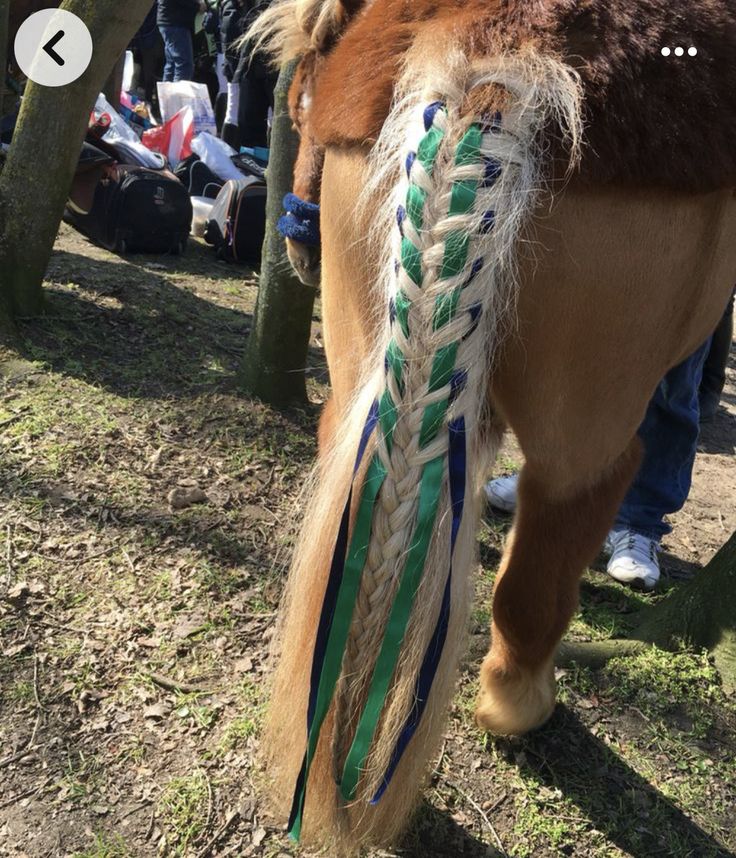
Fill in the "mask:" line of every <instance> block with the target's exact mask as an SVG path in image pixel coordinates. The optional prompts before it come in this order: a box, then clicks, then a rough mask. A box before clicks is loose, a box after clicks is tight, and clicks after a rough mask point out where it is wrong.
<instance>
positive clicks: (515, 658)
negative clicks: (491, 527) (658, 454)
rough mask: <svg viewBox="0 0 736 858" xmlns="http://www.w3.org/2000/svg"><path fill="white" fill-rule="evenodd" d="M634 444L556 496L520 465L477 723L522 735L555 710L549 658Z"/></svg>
mask: <svg viewBox="0 0 736 858" xmlns="http://www.w3.org/2000/svg"><path fill="white" fill-rule="evenodd" d="M639 447H640V444H639V442H638V441H637V440H633V441H632V442H631V444H630V445H629V446H628V448H627V449H626V450H625V452H624V453H623V454H622V455H621V456H620V457H619V459H618V460H617V461H616V462H615V464H614V465H613V466H612V467H611V468H609V469H608V471H607V472H606V473H604V474H602V475H601V477H600V479H599V481H598V483H597V485H594V486H591V487H589V488H585V489H581V490H578V491H573V492H572V493H571V494H569V495H566V496H563V497H560V496H556V493H555V492H554V490H553V488H552V486H550V484H549V482H548V476H547V475H542V474H537V473H535V469H534V466H533V464H529V465H527V466H525V467H524V469H523V470H522V473H521V478H520V481H519V488H518V507H517V509H518V512H517V517H516V521H515V523H514V528H513V530H512V533H511V535H510V537H509V544H508V545H507V548H506V552H505V555H504V558H503V562H502V564H501V568H500V570H499V573H498V577H497V579H496V585H495V589H494V596H493V626H492V647H491V651H490V652H489V654H488V655H487V657H486V659H485V661H484V662H483V666H482V668H481V694H480V699H479V702H478V708H477V711H476V718H477V721H478V724H479V726H481V727H482V728H484V729H487V730H490V731H491V732H494V733H501V734H518V733H524V732H526V731H527V730H530V729H532V728H534V727H536V726H538V725H539V724H541V723H543V722H544V721H545V720H546V719H547V718H548V717H549V716H550V715H551V713H552V710H553V709H554V706H555V681H554V664H553V661H554V655H555V651H556V648H557V644H558V642H559V640H560V638H561V637H562V634H563V633H564V631H565V629H566V628H567V624H568V623H569V621H570V619H571V618H572V615H573V613H574V612H575V609H576V607H577V601H578V583H579V580H580V575H581V573H582V571H583V569H584V568H585V567H586V565H587V564H588V563H590V561H591V560H592V559H593V558H594V557H595V555H596V554H597V552H598V550H599V548H600V546H601V544H602V542H603V539H604V538H605V535H606V532H607V531H608V528H609V527H610V524H611V521H612V519H613V517H614V515H615V513H616V510H617V509H618V506H619V504H620V503H621V500H622V499H623V496H624V494H625V492H626V489H627V487H628V485H629V482H630V481H631V479H632V477H633V475H634V473H635V471H636V467H637V464H638V462H639V458H640V452H639Z"/></svg>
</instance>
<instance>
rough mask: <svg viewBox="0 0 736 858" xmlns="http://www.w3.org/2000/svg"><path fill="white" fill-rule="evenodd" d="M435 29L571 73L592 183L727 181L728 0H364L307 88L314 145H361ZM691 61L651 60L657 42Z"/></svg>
mask: <svg viewBox="0 0 736 858" xmlns="http://www.w3.org/2000/svg"><path fill="white" fill-rule="evenodd" d="M427 28H436V29H438V31H439V34H440V37H441V36H442V34H443V33H447V38H450V37H451V36H453V37H455V38H458V39H460V40H461V41H462V42H464V43H465V44H466V45H467V48H468V50H469V51H470V52H471V53H473V54H476V55H483V54H484V53H490V52H493V51H496V52H497V51H499V50H501V49H504V48H506V49H511V50H513V49H518V48H520V47H523V46H525V45H528V44H530V43H534V44H536V45H537V47H539V48H540V49H542V50H544V51H549V52H552V53H554V54H556V55H558V56H560V57H562V58H563V59H564V60H565V61H566V62H568V63H569V64H570V65H571V66H573V67H574V68H576V69H577V70H578V72H579V73H580V76H581V80H582V83H583V87H584V93H585V110H586V126H587V127H586V135H585V137H586V146H585V149H584V156H583V161H582V164H581V174H582V176H583V177H584V178H586V179H587V180H590V181H592V182H616V183H624V182H626V183H635V184H637V185H649V184H658V185H667V186H672V187H676V188H680V189H691V190H707V189H712V188H717V187H724V186H729V185H733V184H736V143H735V141H736V62H735V61H734V57H736V4H734V3H733V2H727V1H726V0H701V2H697V3H694V2H692V0H672V2H669V0H583V2H573V0H465V2H461V0H411V2H409V0H374V2H373V3H372V4H371V5H370V6H369V7H368V8H367V9H366V11H365V12H364V13H363V14H361V15H359V16H358V17H357V18H356V19H355V21H354V22H353V23H352V24H351V25H350V26H349V27H348V29H347V31H346V33H345V34H344V36H343V37H342V39H341V40H340V41H339V42H338V44H337V45H336V47H335V48H334V50H333V51H332V52H331V54H330V56H329V57H327V58H326V61H325V64H324V69H323V71H322V73H321V74H320V75H319V77H318V80H317V81H316V89H315V99H314V106H313V116H312V122H311V125H312V129H313V132H314V134H315V136H316V137H317V139H318V140H319V141H320V142H321V143H322V144H323V145H328V144H330V145H351V144H356V143H370V142H372V141H373V140H375V139H376V137H377V135H378V133H379V131H380V128H381V125H382V124H383V122H384V120H385V118H386V116H387V115H388V111H389V107H390V103H391V98H392V94H393V87H394V83H395V80H396V78H397V75H398V73H399V69H400V66H401V62H402V60H403V57H404V55H405V53H406V51H407V49H408V48H409V46H410V45H411V44H412V42H413V40H414V38H415V37H416V35H417V34H418V33H425V32H426V30H427ZM665 45H667V46H670V47H672V48H674V47H675V46H678V45H679V46H683V47H685V48H688V47H689V46H691V45H692V46H694V47H696V48H697V49H698V55H697V57H694V58H693V57H689V56H687V54H686V55H685V56H684V57H675V56H674V54H673V55H671V56H670V57H663V56H662V55H661V53H660V49H661V47H662V46H665Z"/></svg>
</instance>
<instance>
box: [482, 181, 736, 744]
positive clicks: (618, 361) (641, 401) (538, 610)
mask: <svg viewBox="0 0 736 858" xmlns="http://www.w3.org/2000/svg"><path fill="white" fill-rule="evenodd" d="M735 221H736V206H734V203H733V200H732V197H731V194H730V192H728V193H723V194H710V195H704V196H692V195H688V196H685V195H677V194H673V193H670V192H661V193H655V192H653V191H649V192H644V191H631V190H614V189H611V190H606V191H604V190H602V189H596V191H595V193H593V192H588V191H582V190H579V189H573V188H572V187H570V188H569V189H568V191H567V192H566V193H565V194H564V195H563V197H562V198H561V200H560V201H559V202H558V204H557V206H556V209H555V211H554V213H553V215H552V217H551V218H550V219H549V220H547V221H546V222H545V223H544V224H540V226H539V228H538V229H539V232H538V237H539V241H540V244H541V245H542V246H544V247H545V251H546V252H545V253H544V254H543V255H542V256H540V258H539V261H538V266H537V267H536V268H535V269H534V270H533V271H531V273H530V269H527V270H526V271H522V277H521V281H520V292H519V305H518V320H519V321H518V332H519V335H518V336H517V337H515V338H512V337H510V338H509V339H508V340H507V343H506V345H505V346H504V348H503V350H502V353H501V355H500V356H499V361H498V364H497V366H496V369H495V371H494V375H493V378H492V380H491V400H492V402H493V407H494V409H495V410H496V411H498V412H499V413H500V414H502V415H503V417H504V418H505V420H506V422H507V423H508V425H510V426H511V428H512V429H513V430H514V432H515V433H516V436H517V438H518V440H519V444H520V445H521V449H522V451H523V452H524V456H525V458H526V465H525V467H524V470H523V471H522V476H521V479H520V485H519V497H518V507H517V516H516V522H515V524H514V528H513V532H512V536H511V538H510V540H509V545H508V547H507V550H506V553H505V556H504V558H503V561H502V564H501V570H500V572H499V576H498V579H497V582H496V588H495V594H494V602H493V628H492V638H493V639H492V647H491V651H490V653H489V654H488V657H487V658H486V660H485V662H484V664H483V668H482V672H481V695H480V701H479V705H478V713H477V718H478V722H479V723H480V724H481V725H482V726H483V727H485V728H487V729H489V730H492V731H494V732H499V733H523V732H525V731H526V730H529V729H531V728H533V727H535V726H537V725H539V724H540V723H542V722H543V721H544V720H545V719H546V718H547V717H548V716H549V714H550V713H551V712H552V709H553V707H554V676H553V659H554V654H555V649H556V647H557V644H558V642H559V640H560V638H561V637H562V634H563V633H564V630H565V628H566V626H567V624H568V622H569V621H570V619H571V617H572V614H573V612H574V610H575V607H576V604H577V593H578V581H579V578H580V576H581V574H582V572H583V570H584V568H585V566H586V564H588V563H589V562H590V561H591V560H592V559H593V557H594V556H595V554H596V552H597V551H598V549H599V548H600V546H601V543H602V542H603V539H604V538H605V535H606V531H607V529H608V528H609V527H610V526H611V524H612V523H613V520H614V518H615V514H616V511H617V508H618V506H619V505H620V502H621V501H622V499H623V497H624V494H625V492H626V489H627V487H628V485H629V483H630V481H631V479H632V478H633V476H634V473H635V471H636V467H637V461H638V459H639V456H640V453H639V449H638V448H639V446H640V443H639V441H638V439H637V438H636V431H637V428H638V426H639V425H640V423H641V421H642V419H643V417H644V414H645V411H646V407H647V404H648V402H649V399H650V397H651V396H652V394H653V392H654V390H655V388H656V386H657V384H658V382H659V381H660V379H661V378H662V377H663V376H664V375H665V373H666V372H667V370H668V369H670V368H671V367H672V366H674V365H675V364H677V363H680V362H681V361H682V360H683V359H684V358H686V357H687V356H688V355H689V354H691V353H692V352H693V351H695V349H696V348H697V347H698V346H700V345H701V344H702V343H703V342H704V341H705V339H706V337H707V336H708V334H709V333H710V332H711V331H712V330H713V328H714V327H715V325H716V323H717V322H718V319H719V317H720V315H721V314H722V312H723V309H722V308H723V306H724V305H725V303H726V299H727V297H728V294H729V292H730V289H731V283H732V278H733V272H734V270H736V246H734V244H733V241H732V239H731V236H732V235H733V231H732V230H733V227H734V222H735ZM622 247H625V248H626V253H622V252H621V248H622ZM663 248H665V250H664V251H663Z"/></svg>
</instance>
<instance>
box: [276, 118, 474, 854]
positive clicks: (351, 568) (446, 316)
mask: <svg viewBox="0 0 736 858" xmlns="http://www.w3.org/2000/svg"><path fill="white" fill-rule="evenodd" d="M440 109H442V110H444V108H440ZM443 137H444V132H443V131H442V130H441V129H440V128H439V127H437V126H436V125H432V126H431V127H430V129H429V130H428V131H427V133H426V134H425V136H424V137H423V138H422V140H421V142H420V144H419V146H418V148H417V153H416V159H417V160H418V161H419V162H420V163H421V165H422V166H423V167H424V169H425V170H426V172H427V173H429V174H431V173H432V170H433V167H434V163H435V160H436V158H437V153H438V151H439V148H440V145H441V143H442V140H443ZM480 141H481V132H480V129H479V128H478V127H477V126H475V125H473V126H471V127H470V129H469V130H468V131H467V132H466V133H465V135H464V136H463V138H462V139H461V140H460V142H459V144H458V146H457V149H456V153H455V163H456V164H457V165H461V164H467V163H474V162H476V161H477V160H478V158H479V157H480V154H479V147H480ZM477 184H478V183H477V182H474V181H462V182H456V183H455V184H454V185H453V187H452V192H451V202H450V210H449V214H450V215H454V214H465V213H467V212H468V211H470V210H471V209H472V207H473V204H474V202H475V192H476V189H477ZM425 202H426V192H425V191H424V190H423V189H422V188H420V187H419V186H418V185H416V184H411V178H410V185H409V188H408V191H407V197H406V210H407V216H408V217H409V218H410V219H411V222H412V224H413V226H414V227H415V229H417V230H420V229H421V228H422V223H423V210H424V205H425ZM467 249H468V238H467V236H466V235H465V233H463V232H462V231H457V232H456V233H451V234H450V235H449V236H448V238H447V241H446V245H445V251H444V257H443V261H442V268H441V273H440V276H441V278H448V277H452V276H454V275H456V274H459V273H461V271H462V270H463V268H464V266H465V263H466V261H467ZM400 257H401V265H402V267H403V268H404V270H405V271H406V273H407V275H408V276H409V277H410V278H411V280H412V281H413V282H414V283H415V284H416V285H417V286H419V287H421V283H422V257H421V251H420V250H419V249H418V248H417V247H415V246H414V245H413V244H412V243H411V241H410V240H409V239H407V238H406V237H405V238H403V239H402V242H401V253H400ZM460 288H461V287H457V288H456V289H454V290H453V291H452V293H450V294H449V295H444V296H441V297H439V298H438V299H437V303H436V307H435V312H434V318H433V325H434V328H435V330H437V329H438V328H440V327H441V326H443V325H445V324H447V323H448V322H449V321H450V320H451V319H452V318H453V317H454V315H455V311H456V308H457V303H458V298H459V294H460ZM395 307H396V320H395V323H398V325H399V326H400V327H401V329H402V331H403V334H404V336H405V337H408V336H409V335H410V331H409V323H408V314H409V308H410V301H409V298H408V296H407V295H406V294H405V292H404V291H403V290H398V292H397V295H396V298H395ZM457 348H458V344H457V343H453V344H451V345H449V346H445V347H443V348H441V349H439V350H438V351H437V353H436V355H435V357H434V361H433V365H432V370H431V374H430V382H429V389H430V391H436V390H439V389H440V388H442V387H444V386H445V385H447V384H448V383H449V381H450V378H451V376H452V372H453V369H454V366H455V358H456V355H457ZM404 362H405V356H404V354H403V353H402V351H401V349H400V347H399V345H398V343H397V342H396V340H395V339H391V341H390V342H389V345H388V347H387V351H386V363H387V367H388V370H389V371H390V372H391V373H392V374H393V376H394V378H395V379H396V382H397V385H398V387H399V389H400V390H401V389H402V384H403V381H402V376H403V367H404ZM448 404H449V402H448V399H444V400H442V401H441V402H437V403H433V404H432V405H431V406H429V407H427V409H426V410H425V413H424V416H423V421H422V428H421V433H420V443H421V446H422V447H424V446H426V445H427V444H428V443H429V442H430V441H432V440H433V438H435V436H436V435H437V432H438V431H439V429H440V427H441V425H442V422H443V420H444V418H445V415H446V412H447V407H448ZM396 418H397V407H396V403H395V402H394V400H393V397H392V396H391V393H390V391H389V390H388V389H386V390H385V391H384V392H383V395H382V396H381V399H380V402H379V423H380V426H381V430H382V433H383V436H384V440H385V444H386V449H387V451H388V454H389V455H390V454H391V446H392V440H393V432H394V428H395V426H396ZM445 458H446V457H445V456H444V455H442V456H438V457H436V458H435V459H433V460H431V461H429V462H427V464H426V465H425V466H424V468H423V471H422V477H421V483H420V490H419V505H418V513H417V522H416V527H415V531H414V534H413V537H412V544H411V548H410V549H409V552H408V554H407V560H406V565H405V567H404V571H403V573H402V577H401V583H400V584H399V589H398V591H397V593H396V596H395V598H394V603H393V605H392V608H391V612H390V615H389V620H388V624H387V627H386V630H385V633H384V639H383V642H382V645H381V649H380V652H379V655H378V659H377V662H376V665H375V668H374V671H373V676H372V679H371V685H370V688H369V692H368V698H367V701H366V705H365V708H364V710H363V713H362V715H361V718H360V722H359V724H358V728H357V732H356V735H355V738H354V740H353V744H352V746H351V748H350V751H349V753H348V756H347V759H346V761H345V767H344V771H343V777H342V782H341V784H340V789H341V792H342V795H343V797H344V798H345V799H346V800H351V799H352V798H353V797H354V795H355V791H356V789H357V785H358V781H359V778H360V774H361V772H362V770H363V768H364V765H365V760H366V758H367V755H368V752H369V749H370V745H371V742H372V740H373V736H374V733H375V730H376V726H377V724H378V720H379V718H380V715H381V711H382V709H383V705H384V701H385V697H386V693H387V692H388V690H389V686H390V683H391V678H392V676H393V673H394V670H395V667H396V662H397V660H398V657H399V652H400V650H401V644H402V641H403V639H404V635H405V633H406V628H407V624H408V622H409V616H410V614H411V609H412V605H413V603H414V596H415V594H416V591H417V588H418V586H419V583H420V581H421V577H422V572H423V569H424V565H425V562H426V558H427V552H428V550H429V545H430V542H431V539H432V533H433V530H434V524H435V520H436V517H437V509H438V506H439V498H440V493H441V490H442V480H443V476H444V472H445ZM385 477H386V468H385V466H384V464H383V462H382V461H381V459H380V457H379V455H378V454H377V453H375V454H374V455H373V457H372V459H371V462H370V464H369V466H368V469H367V471H366V475H365V480H364V485H363V490H362V494H361V499H360V503H359V506H358V512H357V515H356V519H355V526H354V528H353V533H352V536H351V540H350V548H349V550H348V554H347V557H346V560H345V567H344V571H343V577H342V581H341V583H340V589H339V591H338V595H337V601H336V605H335V612H334V617H333V621H332V625H331V628H330V633H329V636H328V641H327V646H326V652H325V657H324V661H323V663H322V667H321V671H320V676H319V683H318V689H317V698H316V704H315V710H314V717H313V720H312V724H311V728H310V731H309V735H308V737H307V752H306V770H305V777H304V779H303V782H302V787H301V792H300V794H299V795H298V796H297V799H298V812H297V813H296V816H295V818H294V821H293V823H292V826H291V829H290V832H289V833H290V834H291V836H292V837H293V838H294V839H296V840H298V839H299V836H300V833H301V827H302V817H303V812H304V801H305V797H306V788H307V783H308V780H309V768H310V766H311V764H312V761H313V760H314V755H315V753H316V750H317V745H318V742H319V736H320V731H321V728H322V724H323V723H324V720H325V718H326V717H327V713H328V711H329V708H330V705H331V703H332V699H333V697H334V692H335V687H336V685H337V682H338V680H339V677H340V671H341V666H342V661H343V657H344V653H345V647H346V645H347V640H348V635H349V633H350V626H351V623H352V618H353V613H354V610H355V604H356V601H357V597H358V592H359V589H360V582H361V577H362V572H363V567H364V566H365V560H366V556H367V552H368V545H369V542H370V533H371V525H372V521H373V511H374V506H375V503H376V499H377V497H378V494H379V492H380V490H381V486H382V485H383V482H384V480H385Z"/></svg>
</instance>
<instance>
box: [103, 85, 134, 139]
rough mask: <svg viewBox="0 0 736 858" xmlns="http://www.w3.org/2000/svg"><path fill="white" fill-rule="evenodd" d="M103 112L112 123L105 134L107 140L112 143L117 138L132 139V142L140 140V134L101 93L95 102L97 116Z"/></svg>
mask: <svg viewBox="0 0 736 858" xmlns="http://www.w3.org/2000/svg"><path fill="white" fill-rule="evenodd" d="M103 113H106V114H107V115H108V116H109V117H110V125H109V126H108V129H107V131H106V132H105V135H104V139H105V140H108V141H109V142H110V143H114V142H115V140H130V142H131V143H134V142H135V141H137V140H138V135H137V134H136V133H135V131H133V129H132V128H131V127H130V125H128V123H127V122H126V121H125V120H124V119H123V117H122V116H121V115H120V114H119V113H118V112H117V110H115V108H114V107H113V106H112V105H111V104H110V102H109V101H108V100H107V99H106V98H105V96H104V95H103V94H102V93H100V94H99V95H98V96H97V101H96V102H95V116H96V117H97V116H100V115H101V114H103ZM108 135H109V136H108Z"/></svg>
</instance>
